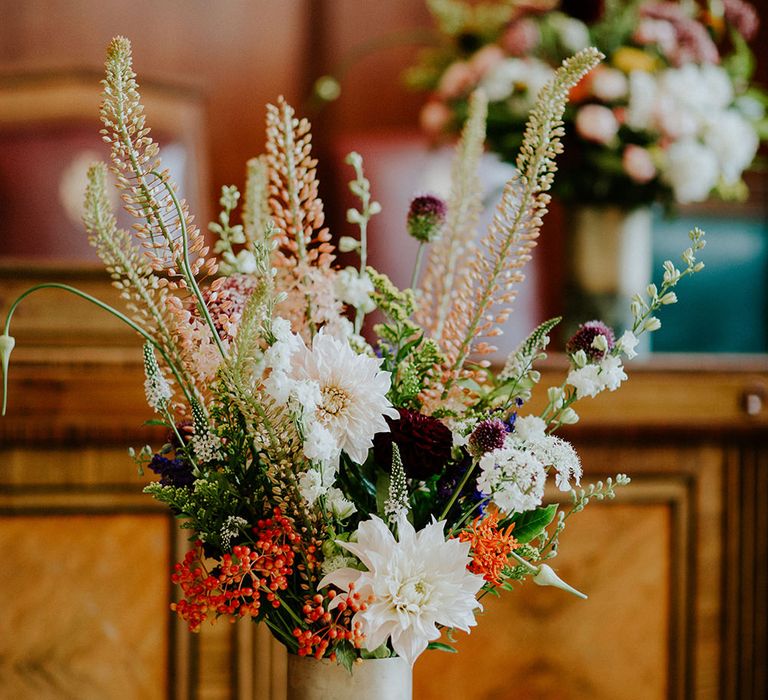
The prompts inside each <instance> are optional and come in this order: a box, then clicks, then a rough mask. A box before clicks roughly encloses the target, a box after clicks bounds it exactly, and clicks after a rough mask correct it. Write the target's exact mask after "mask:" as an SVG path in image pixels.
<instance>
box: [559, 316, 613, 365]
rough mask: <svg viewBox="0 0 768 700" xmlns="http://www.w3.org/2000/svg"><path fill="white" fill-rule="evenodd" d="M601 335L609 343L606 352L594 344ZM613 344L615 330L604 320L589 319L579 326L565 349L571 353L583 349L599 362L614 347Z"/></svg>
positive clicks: (593, 359) (589, 356)
mask: <svg viewBox="0 0 768 700" xmlns="http://www.w3.org/2000/svg"><path fill="white" fill-rule="evenodd" d="M599 335H602V336H603V337H604V338H605V340H606V343H607V344H608V350H607V351H605V352H604V351H603V350H600V349H599V348H596V347H595V346H594V345H592V343H593V342H594V340H595V338H597V336H599ZM613 345H614V337H613V331H612V330H611V329H610V328H609V327H608V326H606V325H605V324H604V323H603V322H602V321H587V322H586V323H582V324H581V325H580V326H579V328H578V330H577V331H576V332H575V333H574V334H573V335H572V336H571V339H570V340H569V341H568V342H567V343H566V344H565V351H566V352H567V353H568V354H569V355H573V354H575V353H577V352H578V351H579V350H583V351H584V353H585V354H586V356H587V357H588V358H589V359H590V360H592V361H593V362H599V361H600V360H602V359H603V358H604V357H605V356H606V355H607V354H608V352H610V351H611V350H612V349H613Z"/></svg>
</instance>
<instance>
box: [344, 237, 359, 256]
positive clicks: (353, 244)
mask: <svg viewBox="0 0 768 700" xmlns="http://www.w3.org/2000/svg"><path fill="white" fill-rule="evenodd" d="M359 248H360V241H358V240H357V239H356V238H352V236H342V237H341V238H339V250H340V251H341V252H342V253H351V252H353V251H355V250H358V249H359Z"/></svg>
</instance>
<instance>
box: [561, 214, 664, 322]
mask: <svg viewBox="0 0 768 700" xmlns="http://www.w3.org/2000/svg"><path fill="white" fill-rule="evenodd" d="M566 217H567V225H568V287H567V294H568V300H567V301H568V304H567V308H568V322H569V325H570V326H571V330H573V325H575V324H576V323H580V322H584V321H591V320H593V319H598V320H602V321H604V322H605V323H607V324H608V325H610V326H612V327H613V328H614V329H615V330H616V331H617V332H618V333H621V332H622V331H624V330H626V329H628V328H630V327H631V325H632V314H631V311H630V302H631V298H632V296H633V295H634V294H636V293H641V294H644V293H645V288H646V287H647V286H648V284H649V282H650V281H651V276H652V270H651V267H652V260H653V250H652V226H651V224H652V216H651V210H650V209H649V208H647V207H643V208H638V209H631V210H625V209H621V208H619V207H612V206H608V207H592V206H580V207H570V208H569V209H568V211H567V213H566Z"/></svg>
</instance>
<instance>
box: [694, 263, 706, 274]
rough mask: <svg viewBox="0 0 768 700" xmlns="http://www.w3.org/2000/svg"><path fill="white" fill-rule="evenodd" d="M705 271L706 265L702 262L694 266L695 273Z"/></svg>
mask: <svg viewBox="0 0 768 700" xmlns="http://www.w3.org/2000/svg"><path fill="white" fill-rule="evenodd" d="M703 269H704V263H703V262H700V263H696V264H695V265H694V266H693V271H694V272H701V271H702V270H703Z"/></svg>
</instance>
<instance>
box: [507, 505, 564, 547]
mask: <svg viewBox="0 0 768 700" xmlns="http://www.w3.org/2000/svg"><path fill="white" fill-rule="evenodd" d="M556 513H557V503H552V504H550V505H548V506H547V507H546V508H537V509H536V510H529V511H526V512H525V513H517V514H515V515H513V516H512V517H511V518H509V519H508V520H507V521H505V524H506V523H510V522H513V523H514V524H515V529H514V530H512V534H513V535H514V537H515V539H516V540H517V541H518V542H520V543H521V544H526V543H527V542H530V541H531V540H532V539H533V538H534V537H536V536H537V535H539V534H540V533H541V532H542V531H543V530H544V528H545V527H547V525H549V524H550V523H551V522H552V520H553V519H554V517H555V514H556Z"/></svg>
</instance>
